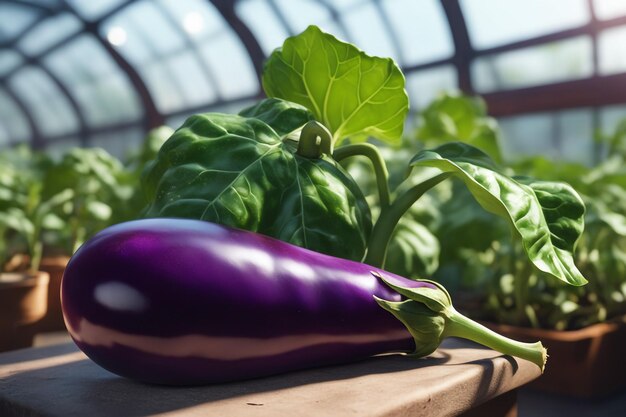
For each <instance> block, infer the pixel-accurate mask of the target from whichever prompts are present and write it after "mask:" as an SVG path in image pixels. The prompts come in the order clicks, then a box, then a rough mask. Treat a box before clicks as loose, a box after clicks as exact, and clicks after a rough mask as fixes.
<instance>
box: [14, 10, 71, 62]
mask: <svg viewBox="0 0 626 417" xmlns="http://www.w3.org/2000/svg"><path fill="white" fill-rule="evenodd" d="M81 27H82V23H81V22H80V21H79V20H78V19H77V18H76V17H74V16H72V15H70V14H67V13H64V14H61V15H58V16H54V17H50V18H48V19H46V20H44V21H43V22H42V23H40V24H38V25H37V26H36V27H35V28H34V29H33V30H32V31H30V32H29V33H28V35H26V36H24V37H23V38H22V39H21V40H20V42H19V44H18V46H19V47H20V48H21V49H22V50H23V51H24V52H26V53H27V54H28V55H35V54H38V53H39V52H41V51H43V50H45V49H47V48H48V47H49V46H51V45H54V44H55V43H57V42H58V41H60V40H62V39H64V38H66V37H68V36H70V35H72V34H74V33H76V32H78V30H79V29H80V28H81Z"/></svg>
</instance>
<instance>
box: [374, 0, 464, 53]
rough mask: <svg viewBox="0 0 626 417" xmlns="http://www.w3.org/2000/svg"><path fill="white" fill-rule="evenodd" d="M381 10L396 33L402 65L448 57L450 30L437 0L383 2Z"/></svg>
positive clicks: (450, 41)
mask: <svg viewBox="0 0 626 417" xmlns="http://www.w3.org/2000/svg"><path fill="white" fill-rule="evenodd" d="M382 7H383V10H384V11H385V13H386V14H387V15H388V16H389V20H390V22H391V25H390V28H391V30H393V31H395V32H396V34H397V35H396V36H397V39H398V42H399V47H400V48H401V50H400V54H401V61H400V62H401V63H402V65H415V64H419V63H424V62H428V61H435V60H439V59H444V58H448V57H450V56H452V54H453V53H454V45H453V43H452V37H451V34H450V27H449V26H448V21H447V20H446V17H445V15H444V13H443V9H442V7H441V3H440V2H439V1H437V0H422V1H420V2H417V1H414V0H383V2H382ZM426 39H427V40H428V41H427V42H424V40H426Z"/></svg>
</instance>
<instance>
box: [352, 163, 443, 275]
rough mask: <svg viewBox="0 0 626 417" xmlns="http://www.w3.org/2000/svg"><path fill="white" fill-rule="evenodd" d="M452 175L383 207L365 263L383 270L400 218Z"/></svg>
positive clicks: (420, 186)
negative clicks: (429, 191)
mask: <svg viewBox="0 0 626 417" xmlns="http://www.w3.org/2000/svg"><path fill="white" fill-rule="evenodd" d="M450 175H452V174H451V173H449V172H444V173H441V174H439V175H436V176H434V177H432V178H430V179H428V180H426V181H424V182H422V183H419V184H417V185H415V186H413V187H411V188H409V189H408V190H407V191H405V192H404V194H402V195H400V196H399V197H398V198H396V199H395V201H394V202H393V203H391V205H389V206H388V207H383V208H382V209H381V211H380V216H379V217H378V220H377V221H376V224H375V225H374V229H373V230H372V234H371V235H370V239H369V242H368V247H367V255H366V256H365V259H364V261H363V262H364V263H366V264H368V265H372V266H375V267H378V268H383V267H384V265H385V258H386V256H387V247H388V246H389V241H390V240H391V235H392V234H393V231H394V229H395V228H396V225H397V224H398V222H399V221H400V218H401V217H402V215H403V214H404V213H406V212H407V211H408V210H409V209H410V208H411V206H412V205H413V204H415V202H416V201H417V200H419V198H420V197H421V196H422V195H424V193H425V192H426V191H428V190H430V189H431V188H433V187H434V186H435V185H437V184H439V183H440V182H442V181H443V180H445V179H446V178H448V177H449V176H450Z"/></svg>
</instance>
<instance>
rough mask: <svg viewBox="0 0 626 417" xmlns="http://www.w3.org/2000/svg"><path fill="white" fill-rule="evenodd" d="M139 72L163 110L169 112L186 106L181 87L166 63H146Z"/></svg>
mask: <svg viewBox="0 0 626 417" xmlns="http://www.w3.org/2000/svg"><path fill="white" fill-rule="evenodd" d="M139 72H140V74H141V78H143V80H144V82H145V83H146V85H147V86H148V88H149V89H150V93H151V94H152V98H153V99H154V103H155V105H156V106H157V108H158V109H159V110H160V111H161V112H164V113H169V112H171V111H174V110H176V109H180V108H182V107H184V106H185V103H184V101H183V97H182V96H181V89H180V88H179V86H178V84H177V83H176V82H175V81H174V80H173V79H172V74H171V73H170V71H169V68H168V67H167V66H166V65H165V64H162V63H155V64H152V65H145V66H143V67H141V68H139Z"/></svg>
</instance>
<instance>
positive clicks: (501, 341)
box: [443, 307, 548, 372]
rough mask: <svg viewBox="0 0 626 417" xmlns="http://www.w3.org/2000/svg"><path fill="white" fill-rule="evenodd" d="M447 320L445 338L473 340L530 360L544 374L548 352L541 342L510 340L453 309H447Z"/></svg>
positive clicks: (507, 353)
mask: <svg viewBox="0 0 626 417" xmlns="http://www.w3.org/2000/svg"><path fill="white" fill-rule="evenodd" d="M447 319H448V322H447V323H446V327H445V330H444V333H443V337H462V338H464V339H469V340H472V341H474V342H477V343H480V344H481V345H485V346H487V347H490V348H491V349H494V350H497V351H498V352H501V353H504V354H506V355H511V356H516V357H518V358H522V359H526V360H529V361H531V362H532V363H534V364H536V365H537V366H539V367H540V368H541V372H543V370H544V367H545V364H546V360H547V357H548V351H547V350H546V348H544V347H543V345H542V344H541V342H535V343H524V342H518V341H516V340H513V339H509V338H508V337H505V336H502V335H500V334H498V333H496V332H494V331H492V330H490V329H488V328H487V327H485V326H483V325H482V324H480V323H477V322H475V321H473V320H471V319H469V318H467V317H465V316H464V315H462V314H460V313H458V312H457V311H456V310H455V309H454V308H452V307H449V308H448V309H447Z"/></svg>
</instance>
